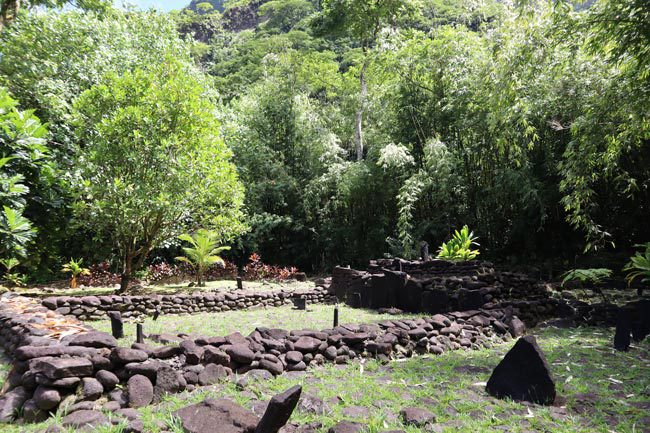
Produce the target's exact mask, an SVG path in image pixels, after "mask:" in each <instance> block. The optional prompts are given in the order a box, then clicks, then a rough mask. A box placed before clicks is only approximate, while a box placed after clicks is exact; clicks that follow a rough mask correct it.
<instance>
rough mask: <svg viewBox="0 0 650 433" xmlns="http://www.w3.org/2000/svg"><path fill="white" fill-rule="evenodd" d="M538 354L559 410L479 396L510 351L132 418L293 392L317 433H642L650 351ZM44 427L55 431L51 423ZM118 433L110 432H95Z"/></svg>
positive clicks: (152, 425) (355, 373) (648, 346)
mask: <svg viewBox="0 0 650 433" xmlns="http://www.w3.org/2000/svg"><path fill="white" fill-rule="evenodd" d="M533 332H534V334H536V335H537V336H538V341H539V343H540V345H541V347H542V349H543V350H544V351H545V353H546V355H547V358H548V361H549V363H550V365H551V368H552V371H553V374H554V376H555V379H556V383H557V387H558V392H559V394H560V395H562V396H564V397H566V399H567V403H566V407H565V408H563V407H558V408H556V407H542V406H535V405H524V404H518V403H515V402H512V401H504V400H497V399H494V398H492V397H489V396H488V395H487V394H486V393H485V392H484V389H483V388H484V384H482V382H485V381H487V379H488V377H489V374H490V372H491V369H492V368H493V367H494V366H495V365H496V364H497V363H498V361H499V360H500V359H501V357H502V356H503V355H504V354H505V352H506V351H507V350H508V349H509V348H510V347H511V346H512V344H513V343H504V344H501V345H499V346H497V347H495V348H493V349H483V350H480V351H467V352H465V351H455V352H449V353H446V354H444V355H441V356H430V357H418V358H412V359H409V360H406V361H404V362H392V363H390V364H387V365H381V364H378V363H376V362H374V361H367V362H365V363H364V364H363V367H362V364H360V363H358V362H355V363H352V364H350V365H347V366H334V365H327V366H325V367H322V368H319V369H314V370H311V371H309V372H307V373H305V374H302V375H296V376H286V375H285V376H280V377H278V378H275V379H273V380H269V381H266V382H254V383H250V384H248V385H247V386H246V387H245V389H244V390H243V391H240V390H238V389H237V388H236V387H235V385H234V384H233V383H224V384H222V385H217V386H215V387H207V388H200V389H199V390H196V391H194V392H193V393H184V394H178V395H174V396H169V397H168V398H167V399H166V400H165V401H164V402H163V403H161V404H160V405H158V406H150V407H147V408H144V409H141V413H142V416H143V418H142V419H143V421H144V423H145V430H146V431H147V432H153V433H156V432H160V431H161V430H162V428H166V429H168V430H170V431H172V432H181V431H182V430H181V429H180V428H179V427H178V425H177V424H175V423H174V422H173V420H172V417H171V413H172V412H173V411H174V410H176V409H179V408H181V407H184V406H186V405H189V404H192V403H196V402H199V401H201V400H202V399H203V398H205V397H228V398H231V399H234V400H235V401H237V402H239V403H241V404H243V405H244V406H246V407H248V408H250V409H252V410H254V411H255V410H256V409H257V411H259V410H260V409H259V407H260V403H261V402H263V401H267V400H268V399H269V398H270V397H271V396H272V395H273V394H274V393H277V392H280V391H283V390H285V389H287V388H288V387H289V386H291V385H294V384H297V383H300V384H302V385H303V395H309V396H313V397H315V398H317V399H320V400H322V401H323V402H324V403H325V406H326V407H325V414H316V413H313V412H310V411H309V410H304V409H300V410H299V409H297V410H296V412H295V413H294V414H293V416H292V421H295V422H299V423H309V422H317V423H321V424H322V428H321V429H320V430H319V431H322V432H325V431H327V429H328V428H329V427H330V426H331V425H333V424H334V423H335V422H337V421H340V420H344V419H348V420H354V419H357V420H359V421H361V422H365V423H367V424H369V425H370V432H373V433H374V432H378V431H381V430H391V429H403V430H405V431H407V432H408V433H416V432H420V431H423V430H420V429H418V428H414V427H409V426H404V425H402V423H401V422H400V420H399V417H398V413H399V410H400V409H401V408H403V407H407V406H417V407H422V408H426V409H428V410H430V411H431V412H433V413H434V414H435V416H436V418H437V423H436V424H435V425H434V426H433V430H432V431H434V432H467V433H470V432H471V433H475V432H514V433H524V432H553V433H575V432H584V433H587V432H589V433H592V432H603V433H608V432H619V433H622V432H630V433H632V432H644V431H648V429H650V412H649V409H650V342H648V341H646V342H645V343H643V344H641V345H640V346H636V347H633V348H632V349H631V351H630V352H628V353H620V352H616V351H614V350H613V349H611V341H612V337H613V331H612V330H605V329H600V328H598V329H597V328H581V329H569V330H557V329H545V330H533ZM50 422H56V419H53V420H51V421H50ZM43 430H45V425H36V426H5V427H4V428H0V431H2V432H7V433H16V432H27V433H32V432H42V431H43ZM95 431H96V432H100V433H101V432H104V433H108V432H111V433H118V432H120V427H111V428H106V429H97V430H95Z"/></svg>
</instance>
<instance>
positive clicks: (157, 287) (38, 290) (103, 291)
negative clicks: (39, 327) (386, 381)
mask: <svg viewBox="0 0 650 433" xmlns="http://www.w3.org/2000/svg"><path fill="white" fill-rule="evenodd" d="M188 284H189V282H187V283H182V284H152V285H149V286H145V287H143V288H142V289H141V290H138V291H137V293H133V294H137V295H145V294H151V295H171V294H178V293H193V292H205V291H217V292H226V291H230V290H235V289H237V282H236V281H235V280H217V281H208V282H206V283H205V287H188ZM243 284H244V289H246V290H252V291H267V290H277V289H301V288H311V287H314V283H313V282H311V281H305V282H299V281H290V282H282V283H279V282H273V281H244V283H243ZM58 286H60V284H59V285H58ZM58 286H54V287H52V286H47V285H45V286H35V287H26V288H15V289H13V291H14V292H15V293H18V294H21V295H25V296H32V297H48V296H91V295H93V296H101V295H112V294H115V290H116V289H115V287H81V288H77V289H70V288H60V287H58ZM127 294H129V293H127Z"/></svg>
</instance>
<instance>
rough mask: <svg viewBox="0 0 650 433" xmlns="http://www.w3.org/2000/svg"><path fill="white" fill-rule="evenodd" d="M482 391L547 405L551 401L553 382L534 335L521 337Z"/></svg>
mask: <svg viewBox="0 0 650 433" xmlns="http://www.w3.org/2000/svg"><path fill="white" fill-rule="evenodd" d="M486 391H487V392H488V393H489V394H490V395H492V396H494V397H497V398H511V399H513V400H516V401H529V402H532V403H537V404H545V405H550V404H552V403H553V402H554V401H555V394H556V393H555V382H554V381H553V378H552V377H551V371H550V369H549V367H548V363H547V362H546V358H545V357H544V353H543V352H542V350H541V349H540V348H539V346H538V345H537V341H536V340H535V337H533V336H531V335H528V336H526V337H522V338H520V339H519V340H517V342H516V343H515V345H514V346H513V347H512V349H510V351H509V352H508V353H506V356H505V357H504V358H503V359H502V360H501V362H500V363H499V365H497V366H496V368H495V369H494V371H493V372H492V376H491V377H490V380H488V383H487V386H486Z"/></svg>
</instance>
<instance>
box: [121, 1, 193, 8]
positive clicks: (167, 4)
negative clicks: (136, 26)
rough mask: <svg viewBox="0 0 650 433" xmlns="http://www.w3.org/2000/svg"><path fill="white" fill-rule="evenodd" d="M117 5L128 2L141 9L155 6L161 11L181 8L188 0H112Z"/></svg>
mask: <svg viewBox="0 0 650 433" xmlns="http://www.w3.org/2000/svg"><path fill="white" fill-rule="evenodd" d="M113 1H114V3H115V4H116V5H118V6H120V5H122V4H123V3H129V4H133V5H136V6H138V7H139V8H141V9H149V8H150V7H155V8H157V9H160V10H163V11H170V10H172V9H181V8H183V7H185V6H187V5H188V4H189V3H190V0H113Z"/></svg>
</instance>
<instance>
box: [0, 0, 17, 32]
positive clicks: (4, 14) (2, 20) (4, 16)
mask: <svg viewBox="0 0 650 433" xmlns="http://www.w3.org/2000/svg"><path fill="white" fill-rule="evenodd" d="M19 10H20V0H7V1H4V2H3V3H2V7H0V30H2V29H3V27H4V26H6V25H7V24H9V21H13V20H15V19H16V15H18V11H19ZM10 11H11V19H10V18H9V16H10V15H9V14H10Z"/></svg>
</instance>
